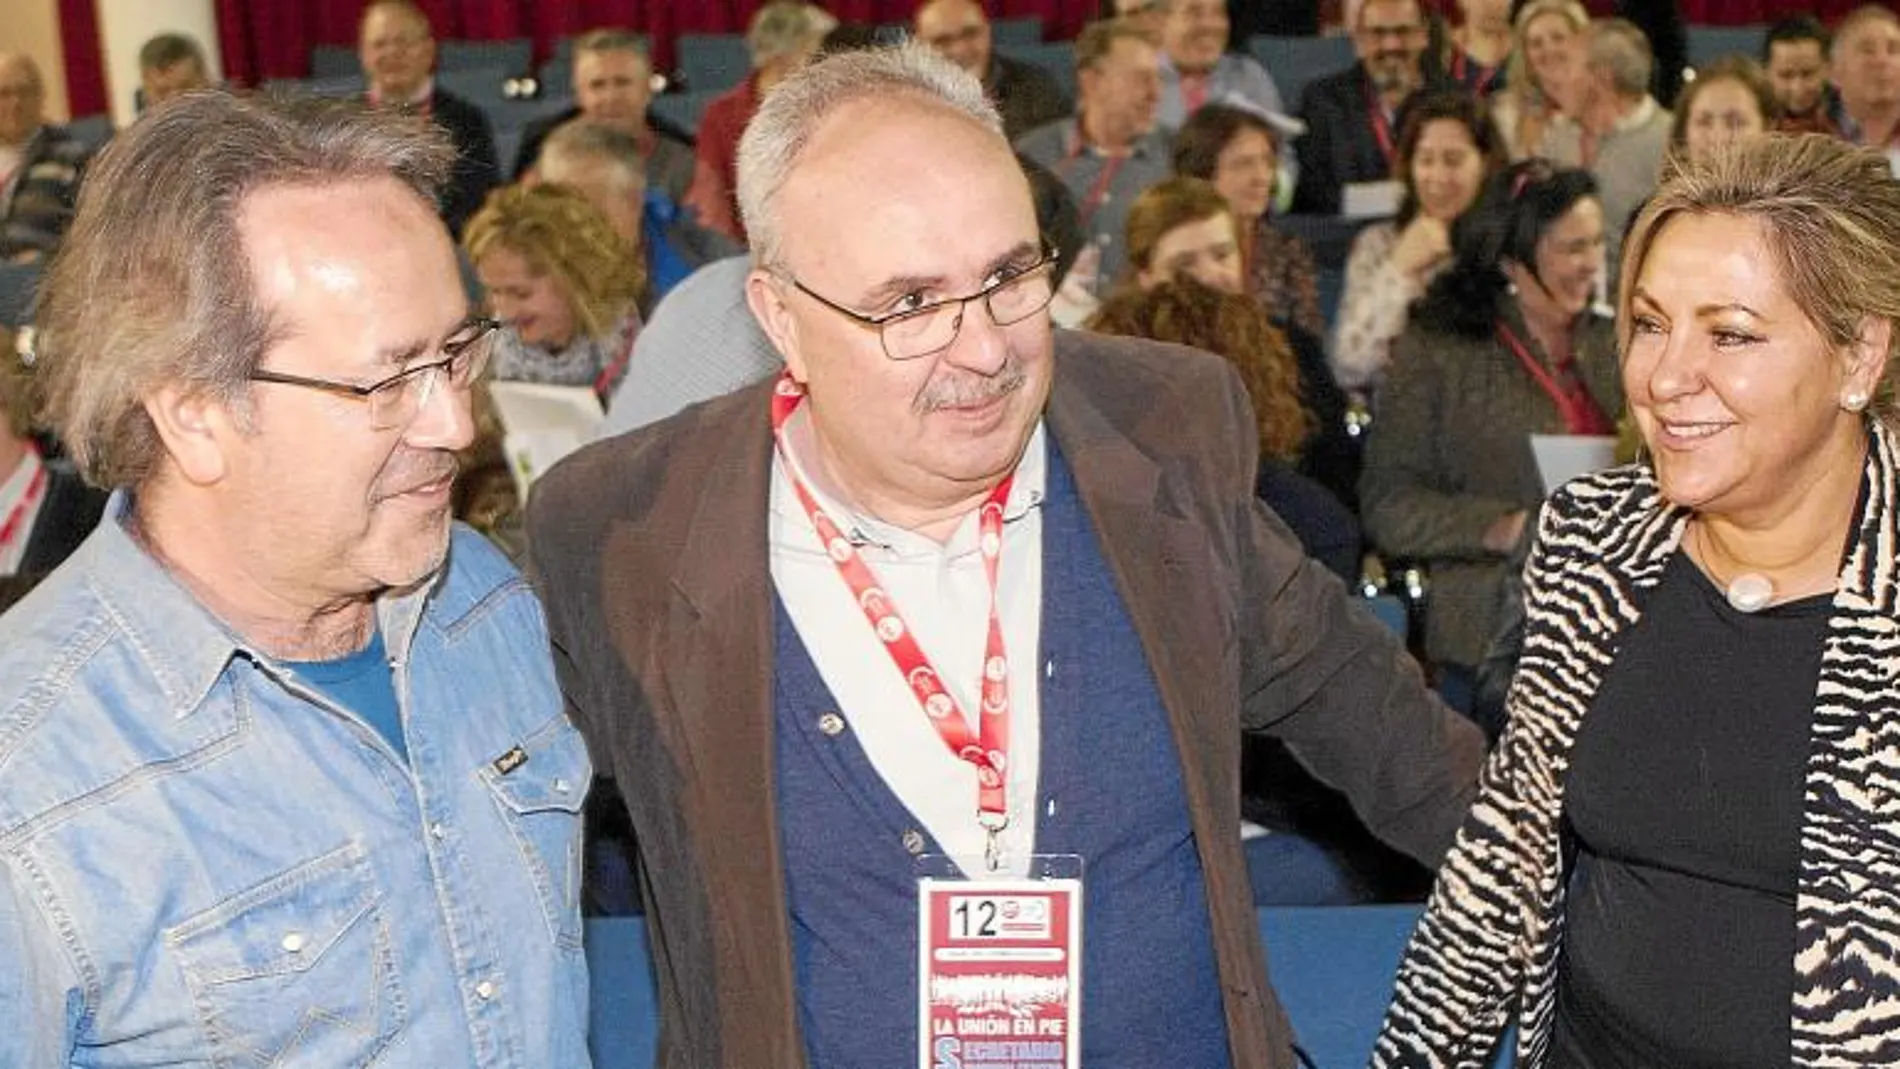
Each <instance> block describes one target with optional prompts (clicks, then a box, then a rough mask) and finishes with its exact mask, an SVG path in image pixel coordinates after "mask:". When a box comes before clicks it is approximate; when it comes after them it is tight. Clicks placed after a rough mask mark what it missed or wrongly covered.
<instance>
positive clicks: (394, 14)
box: [357, 0, 501, 234]
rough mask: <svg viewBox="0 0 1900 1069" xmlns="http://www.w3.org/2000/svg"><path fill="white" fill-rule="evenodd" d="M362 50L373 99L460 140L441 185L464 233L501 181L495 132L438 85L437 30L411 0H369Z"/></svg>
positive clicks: (447, 216) (449, 217) (447, 211)
mask: <svg viewBox="0 0 1900 1069" xmlns="http://www.w3.org/2000/svg"><path fill="white" fill-rule="evenodd" d="M357 45H358V52H359V54H360V57H361V59H362V62H363V73H364V74H365V76H367V78H368V80H369V102H370V103H371V104H372V105H374V106H377V107H388V108H397V109H400V110H403V111H412V112H415V113H416V114H418V115H422V116H424V117H425V118H427V119H428V120H429V121H431V122H433V123H435V125H437V126H439V127H441V128H442V129H443V131H445V132H446V133H447V134H448V135H449V140H451V141H453V142H454V143H455V174H454V176H453V177H452V178H451V179H450V180H449V184H448V186H447V188H445V189H444V190H443V191H442V205H441V207H442V221H443V222H445V223H447V224H448V227H449V232H450V233H451V234H460V233H461V232H462V225H463V224H464V223H466V222H468V217H469V216H471V215H473V214H475V209H477V208H479V207H481V205H482V198H484V197H486V196H488V191H489V190H491V189H493V188H495V186H497V185H499V184H500V183H501V167H500V165H499V164H498V163H497V162H496V160H495V136H494V133H493V132H492V131H491V130H490V128H489V124H488V117H487V116H486V115H483V114H482V111H481V109H480V108H478V107H476V106H475V105H473V104H470V103H469V102H468V101H466V100H463V99H462V98H461V97H458V96H456V95H455V94H454V93H451V92H449V91H447V90H445V89H440V88H437V86H436V84H435V79H434V77H433V72H434V70H435V34H434V31H433V30H432V29H431V28H430V26H429V17H428V16H427V15H425V14H423V12H422V9H421V8H420V7H418V6H416V4H414V3H413V2H411V0H370V4H369V6H368V7H365V8H364V9H363V17H362V21H361V22H360V23H359V24H358V32H357Z"/></svg>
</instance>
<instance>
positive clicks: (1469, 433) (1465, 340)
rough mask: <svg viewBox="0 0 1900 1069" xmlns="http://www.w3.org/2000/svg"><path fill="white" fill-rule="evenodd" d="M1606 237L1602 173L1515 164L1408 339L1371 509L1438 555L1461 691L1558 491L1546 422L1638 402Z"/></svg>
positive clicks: (1396, 373) (1580, 428)
mask: <svg viewBox="0 0 1900 1069" xmlns="http://www.w3.org/2000/svg"><path fill="white" fill-rule="evenodd" d="M1603 242H1604V235H1603V209H1602V206H1601V205H1600V204H1599V203H1598V201H1597V197H1596V184H1595V182H1594V180H1592V179H1591V177H1590V176H1589V174H1587V173H1585V172H1583V171H1578V170H1561V169H1555V168H1553V167H1551V165H1550V164H1548V163H1546V162H1544V161H1542V160H1530V161H1526V162H1523V163H1517V164H1513V165H1511V166H1510V167H1508V168H1506V169H1505V170H1503V171H1501V172H1499V173H1498V174H1497V175H1495V176H1493V177H1492V178H1491V179H1490V181H1489V182H1487V183H1486V185H1485V188H1484V191H1483V193H1481V194H1480V196H1479V199H1478V203H1477V204H1475V205H1474V206H1472V208H1471V209H1470V210H1469V211H1468V212H1467V213H1466V215H1465V217H1464V218H1462V219H1461V220H1459V225H1458V226H1457V227H1456V229H1455V230H1454V233H1453V238H1452V262H1451V265H1450V266H1449V267H1448V268H1446V269H1445V271H1444V272H1443V273H1442V274H1440V275H1439V276H1438V277H1437V278H1436V279H1434V280H1433V281H1432V283H1431V285H1430V286H1429V287H1428V288H1427V289H1426V291H1425V295H1424V297H1423V298H1422V299H1421V300H1420V301H1419V303H1418V304H1417V305H1415V306H1414V308H1413V310H1412V314H1411V317H1410V319H1409V320H1408V322H1407V325H1406V328H1405V331H1404V333H1402V334H1401V335H1399V338H1398V340H1397V341H1396V342H1395V343H1394V344H1393V347H1392V356H1391V363H1390V365H1389V367H1388V369H1387V372H1386V379H1385V386H1384V388H1383V390H1382V391H1381V393H1380V396H1379V409H1378V416H1377V418H1376V419H1375V420H1374V422H1373V428H1372V433H1371V435H1370V436H1369V438H1368V439H1367V442H1366V462H1365V464H1366V466H1365V473H1364V474H1363V475H1362V476H1361V478H1360V483H1359V486H1360V507H1361V516H1362V517H1363V519H1364V521H1365V525H1366V531H1367V533H1368V534H1369V535H1370V536H1371V538H1372V540H1373V541H1374V543H1376V544H1377V545H1378V546H1379V548H1380V549H1382V550H1383V551H1384V552H1385V553H1386V554H1388V555H1389V556H1392V557H1401V558H1407V559H1411V560H1416V561H1420V562H1423V563H1424V564H1426V565H1427V566H1428V567H1429V569H1430V580H1431V587H1430V590H1431V594H1430V601H1429V602H1428V603H1427V604H1428V608H1427V618H1426V633H1425V650H1426V653H1427V655H1428V656H1429V657H1430V658H1431V659H1432V661H1433V662H1434V663H1435V664H1436V665H1437V666H1438V668H1439V670H1440V673H1441V677H1442V678H1443V679H1444V680H1445V681H1446V682H1447V683H1448V685H1449V687H1450V688H1451V689H1452V690H1453V691H1454V692H1456V691H1458V690H1459V688H1461V687H1464V686H1466V685H1468V683H1469V681H1470V672H1471V669H1472V668H1473V666H1475V665H1476V664H1478V661H1479V658H1481V657H1482V656H1483V654H1484V651H1485V644H1486V642H1487V641H1488V640H1489V638H1490V636H1491V634H1492V632H1493V631H1494V629H1495V620H1496V616H1497V601H1498V587H1499V583H1500V582H1501V580H1502V578H1503V574H1504V567H1505V557H1506V555H1507V554H1509V553H1510V552H1511V550H1512V549H1513V548H1514V547H1515V546H1516V545H1517V542H1518V538H1519V536H1520V535H1521V534H1522V533H1523V530H1524V526H1525V523H1526V521H1527V519H1528V517H1529V515H1530V510H1531V509H1532V508H1534V507H1535V506H1536V505H1537V503H1538V502H1539V501H1540V500H1541V499H1542V498H1543V486H1542V484H1541V482H1540V481H1539V478H1538V474H1537V465H1536V463H1535V461H1534V460H1533V458H1532V455H1531V445H1530V435H1533V434H1574V435H1603V434H1612V433H1614V431H1615V426H1616V425H1615V420H1616V418H1617V416H1618V415H1619V414H1620V413H1621V411H1622V407H1623V402H1622V389H1621V387H1620V385H1619V384H1618V382H1617V367H1616V347H1615V339H1614V337H1613V335H1612V331H1611V326H1610V321H1609V319H1608V318H1607V317H1606V316H1603V315H1601V314H1599V313H1598V312H1596V311H1595V310H1594V309H1593V303H1594V301H1595V299H1596V293H1597V286H1598V280H1599V278H1600V277H1601V274H1602V271H1603Z"/></svg>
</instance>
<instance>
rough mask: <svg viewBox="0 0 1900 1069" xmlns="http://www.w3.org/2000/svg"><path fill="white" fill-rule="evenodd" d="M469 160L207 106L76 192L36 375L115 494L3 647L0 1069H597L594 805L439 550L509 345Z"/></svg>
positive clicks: (179, 103)
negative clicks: (501, 336) (465, 181)
mask: <svg viewBox="0 0 1900 1069" xmlns="http://www.w3.org/2000/svg"><path fill="white" fill-rule="evenodd" d="M453 159H454V151H453V149H452V148H451V146H450V145H449V142H448V140H447V139H446V138H445V137H443V136H442V135H441V134H440V133H439V132H438V131H436V130H434V129H433V128H432V127H431V126H430V125H429V124H428V123H427V122H426V121H424V120H423V119H421V118H420V117H418V116H403V115H399V114H394V113H390V112H377V111H370V110H366V109H363V108H361V107H360V106H358V105H356V104H355V103H353V102H346V101H330V102H303V103H299V104H285V105H272V104H268V103H265V102H262V101H259V100H254V99H247V98H242V97H238V96H234V95H229V94H224V93H193V94H189V95H186V96H184V97H180V98H178V99H176V100H173V101H170V102H168V103H167V104H166V105H165V106H164V107H162V108H158V109H156V110H154V111H153V112H152V113H151V114H150V115H147V116H146V117H145V118H143V119H141V120H140V121H139V122H137V123H135V124H134V125H133V126H132V127H131V128H130V129H128V130H126V131H124V132H123V133H121V134H120V135H119V136H118V137H117V138H116V139H114V140H113V141H112V142H111V143H110V145H108V146H107V147H106V149H105V150H104V151H103V153H102V155H101V157H100V159H99V161H98V166H97V168H96V169H95V170H94V171H93V172H92V174H91V175H90V176H89V178H88V180H87V183H86V187H85V189H84V190H83V191H82V192H81V194H80V198H79V207H78V213H77V218H76V220H75V222H74V226H73V230H72V240H70V241H69V242H68V243H67V245H66V247H65V248H64V249H63V250H62V251H61V254H60V256H59V257H58V258H57V260H56V261H55V263H54V265H53V269H52V272H51V273H50V274H49V275H48V277H47V280H46V285H45V289H44V292H43V294H42V299H41V307H40V315H39V322H40V328H41V329H40V331H39V334H38V349H37V362H36V374H38V375H39V376H41V380H40V384H39V385H40V387H41V389H42V390H43V391H44V394H45V402H44V408H45V411H46V412H47V414H48V416H49V418H50V422H51V423H52V425H53V429H54V430H56V431H57V432H58V434H59V436H60V438H61V440H63V441H64V442H65V443H66V445H67V446H68V448H69V449H70V450H71V453H72V457H73V459H74V461H75V462H76V463H77V465H78V466H79V468H80V469H81V471H82V472H83V473H84V474H85V475H86V477H87V479H88V480H89V481H90V482H92V483H93V484H94V485H98V486H110V487H115V488H116V491H115V493H114V495H113V497H112V499H111V501H110V503H109V504H108V505H107V509H106V516H105V519H104V520H103V521H102V522H101V523H100V525H99V527H98V528H97V529H96V530H95V531H94V532H93V534H92V535H91V536H90V537H89V538H88V539H87V540H86V542H85V543H84V544H82V545H81V546H80V547H79V549H78V551H77V552H75V553H74V554H73V555H72V556H71V557H70V558H68V559H67V561H66V563H65V564H63V565H62V566H60V568H58V569H57V570H56V571H54V572H53V574H52V575H51V576H50V577H49V578H48V579H47V580H46V581H45V582H44V583H42V584H41V585H40V586H39V587H37V588H36V589H35V590H34V591H33V592H32V593H31V594H29V595H28V596H27V598H26V599H25V600H24V601H22V602H20V603H19V604H17V605H16V606H15V607H14V608H13V609H12V610H11V611H10V612H8V613H7V614H6V615H5V616H4V617H0V768H5V769H6V774H5V776H4V778H0V1018H4V1019H5V1020H7V1021H11V1022H12V1024H10V1025H8V1026H7V1027H6V1028H5V1029H0V1065H8V1066H54V1065H66V1064H68V1063H69V1061H70V1060H72V1059H73V1058H74V1057H75V1055H74V1054H73V1052H74V1051H75V1050H78V1051H83V1052H86V1057H88V1058H91V1059H96V1060H97V1061H99V1062H101V1063H107V1064H121V1065H157V1064H166V1065H187V1064H189V1065H210V1064H221V1065H222V1064H234V1063H237V1062H240V1061H241V1062H243V1063H244V1064H253V1063H254V1064H260V1065H261V1064H266V1063H268V1064H272V1065H286V1064H291V1063H295V1064H297V1065H312V1066H344V1065H366V1064H369V1063H371V1062H374V1063H375V1064H377V1065H388V1066H392V1067H394V1066H415V1067H424V1066H442V1065H457V1066H463V1065H466V1066H483V1067H497V1069H500V1067H508V1069H542V1067H545V1066H564V1067H565V1066H582V1067H584V1066H586V1065H587V1063H588V1053H587V1046H586V1030H587V977H586V966H585V961H584V959H583V957H582V954H581V950H580V945H581V930H580V910H579V900H578V894H577V892H578V888H577V887H576V877H575V873H576V871H577V865H576V858H577V857H578V850H579V840H580V822H579V811H580V805H581V799H582V797H583V796H584V795H585V794H586V793H587V789H588V784H589V781H590V778H591V766H590V765H589V763H588V760H587V754H586V750H585V746H584V745H583V744H582V742H581V740H580V737H579V736H578V734H577V733H576V732H575V731H574V729H573V727H572V726H571V725H570V724H569V723H568V721H567V719H566V717H565V716H564V715H563V713H562V709H561V701H560V696H559V693H558V692H557V690H556V688H555V679H554V674H553V668H552V665H551V664H550V662H549V659H548V656H547V652H546V648H545V645H544V643H545V641H546V630H545V626H544V622H543V617H542V614H541V610H540V607H539V606H538V604H537V603H536V601H535V598H534V596H533V593H532V592H531V591H530V590H529V589H528V587H527V585H526V584H525V583H523V582H522V581H521V578H520V577H519V576H518V575H517V574H516V573H515V572H514V571H513V570H512V569H511V568H510V567H509V566H508V564H507V563H506V561H504V560H503V559H502V557H501V556H500V554H499V553H498V552H497V551H496V550H494V549H492V548H491V547H489V546H488V545H487V544H486V543H485V542H484V541H483V540H482V538H481V537H480V536H478V535H476V534H474V533H473V532H470V531H468V530H465V529H457V528H455V527H454V526H453V525H452V524H451V521H450V517H449V491H450V486H451V483H453V481H454V477H455V469H456V465H455V452H456V450H458V449H461V448H462V447H463V446H465V445H467V444H468V442H469V439H470V438H471V437H472V434H473V429H472V421H471V418H470V413H469V387H470V385H471V384H472V383H473V382H474V381H475V380H476V379H477V378H478V377H479V376H480V374H481V371H482V367H483V365H484V364H485V363H486V361H487V358H488V352H489V347H490V343H491V342H492V340H493V335H494V330H495V327H496V324H495V323H494V322H493V321H491V320H486V319H481V318H478V317H474V316H471V315H470V314H469V311H468V307H467V302H466V298H465V296H464V294H463V292H462V285H461V280H460V277H459V273H458V272H457V269H456V265H455V251H454V247H453V246H452V245H451V244H450V243H449V236H448V234H447V233H446V232H445V231H444V230H443V227H442V223H441V221H440V220H439V219H438V218H437V216H436V212H435V195H436V191H437V189H438V188H439V187H440V186H441V184H442V183H443V181H445V180H446V179H447V177H448V174H449V171H450V168H451V166H452V163H453ZM127 250H137V255H127Z"/></svg>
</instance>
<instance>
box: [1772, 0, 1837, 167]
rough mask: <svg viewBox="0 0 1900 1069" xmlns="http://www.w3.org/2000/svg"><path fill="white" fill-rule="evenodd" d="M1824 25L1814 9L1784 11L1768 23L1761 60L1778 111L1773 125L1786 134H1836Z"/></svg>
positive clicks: (1826, 37) (1825, 28)
mask: <svg viewBox="0 0 1900 1069" xmlns="http://www.w3.org/2000/svg"><path fill="white" fill-rule="evenodd" d="M1827 52H1828V36H1827V27H1825V26H1823V25H1821V20H1820V19H1817V18H1815V17H1814V16H1813V15H1811V14H1809V13H1807V12H1802V13H1801V14H1798V15H1789V16H1788V17H1787V18H1784V19H1781V20H1780V21H1778V22H1776V23H1775V24H1774V25H1772V26H1770V27H1768V36H1767V37H1766V38H1765V39H1764V40H1763V41H1762V56H1761V61H1762V64H1763V65H1764V66H1766V67H1767V68H1768V81H1769V84H1771V85H1773V86H1774V90H1775V104H1776V110H1777V111H1778V112H1779V115H1780V117H1779V118H1777V119H1776V120H1775V129H1777V130H1780V131H1781V132H1782V133H1786V134H1831V135H1833V136H1835V137H1839V136H1840V133H1841V131H1840V127H1838V126H1836V125H1835V123H1834V116H1833V114H1832V111H1833V107H1834V101H1833V99H1832V96H1833V94H1832V90H1830V89H1829V87H1828V84H1827Z"/></svg>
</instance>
